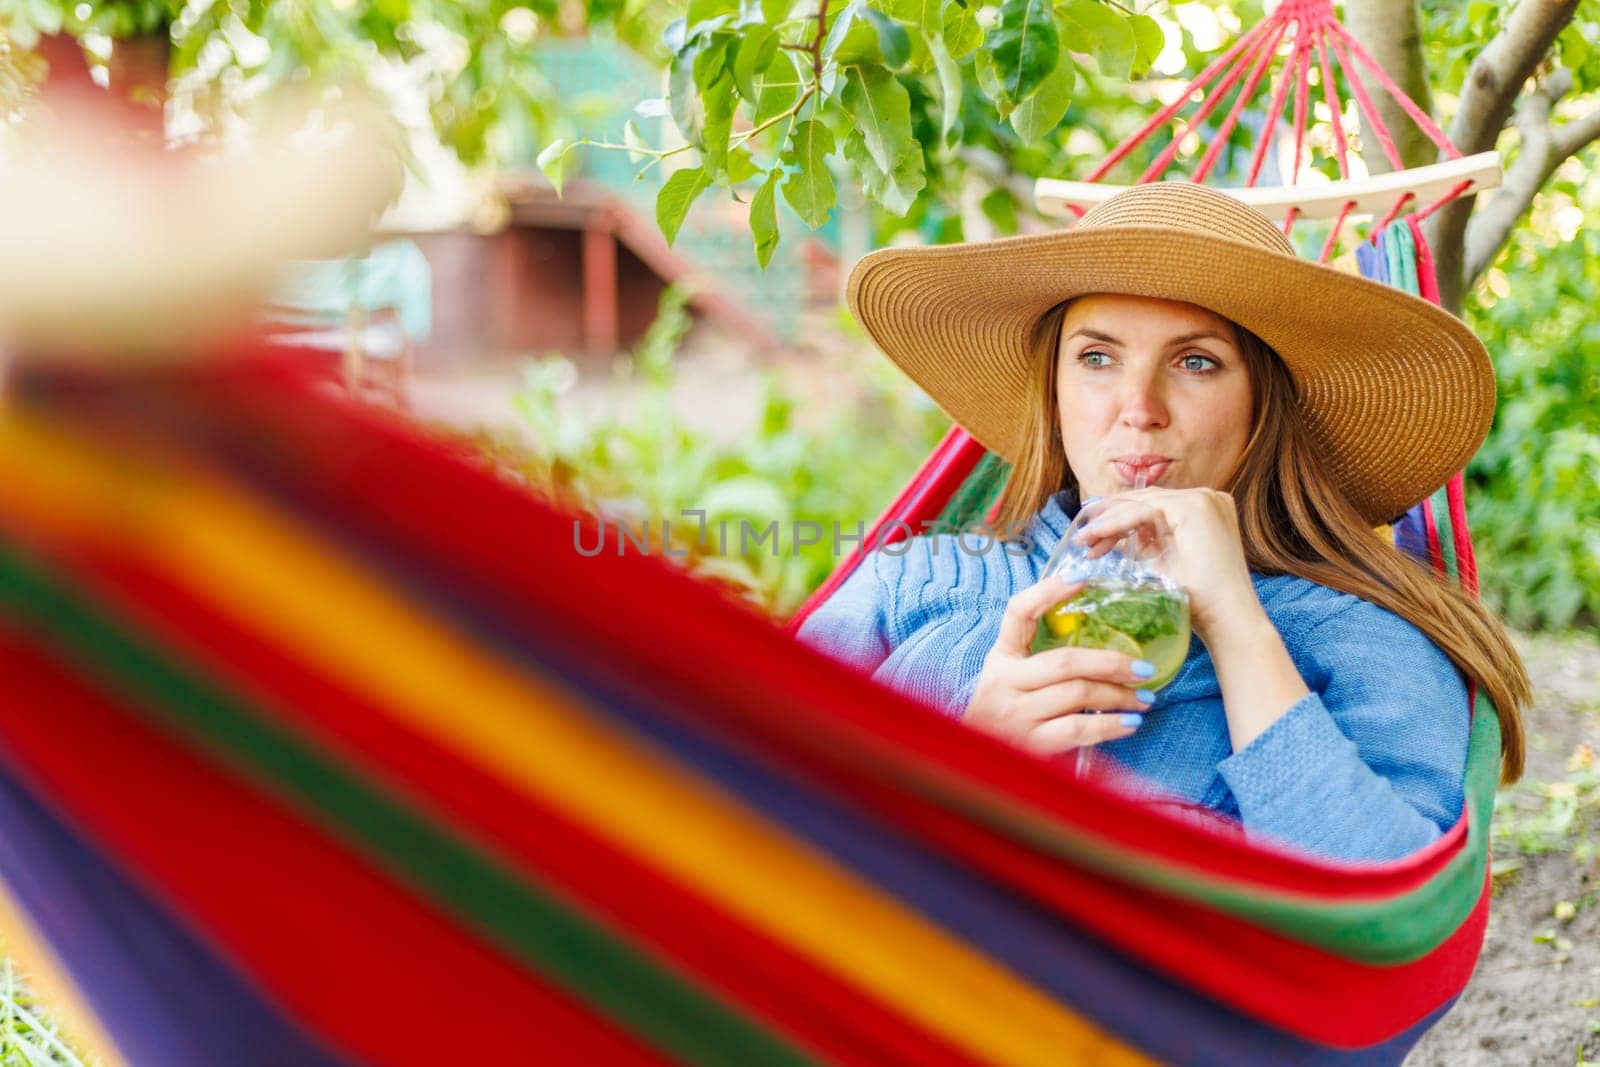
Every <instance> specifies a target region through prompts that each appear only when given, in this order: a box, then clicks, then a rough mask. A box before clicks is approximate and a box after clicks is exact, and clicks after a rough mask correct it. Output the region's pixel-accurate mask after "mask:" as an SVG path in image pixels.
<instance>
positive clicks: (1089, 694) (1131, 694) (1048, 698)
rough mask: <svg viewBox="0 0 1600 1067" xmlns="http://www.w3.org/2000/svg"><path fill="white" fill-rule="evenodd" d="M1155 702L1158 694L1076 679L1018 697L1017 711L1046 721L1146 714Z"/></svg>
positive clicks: (1033, 718) (1145, 690)
mask: <svg viewBox="0 0 1600 1067" xmlns="http://www.w3.org/2000/svg"><path fill="white" fill-rule="evenodd" d="M1145 697H1149V698H1150V699H1149V700H1146V699H1144V698H1145ZM1154 700H1155V694H1154V693H1153V692H1151V691H1149V690H1147V689H1133V688H1129V687H1128V686H1125V685H1113V684H1111V683H1110V682H1091V681H1088V680H1086V679H1083V678H1074V679H1072V680H1071V681H1070V682H1057V683H1056V684H1055V685H1047V686H1045V687H1044V688H1043V689H1035V690H1034V691H1033V692H1031V693H1028V694H1026V695H1024V696H1022V697H1019V698H1018V700H1017V708H1018V711H1019V712H1020V714H1021V715H1022V716H1023V717H1024V718H1026V719H1030V720H1032V721H1034V722H1043V721H1044V720H1045V719H1048V718H1051V717H1052V716H1057V715H1071V714H1076V713H1079V712H1094V711H1101V712H1106V711H1144V710H1145V709H1146V708H1148V707H1149V706H1150V704H1151V703H1152V702H1153V701H1154Z"/></svg>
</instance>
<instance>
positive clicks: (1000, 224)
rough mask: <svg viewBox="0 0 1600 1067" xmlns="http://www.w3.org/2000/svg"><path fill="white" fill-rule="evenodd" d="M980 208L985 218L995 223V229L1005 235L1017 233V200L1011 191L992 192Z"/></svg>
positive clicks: (999, 190) (998, 190)
mask: <svg viewBox="0 0 1600 1067" xmlns="http://www.w3.org/2000/svg"><path fill="white" fill-rule="evenodd" d="M978 206H979V207H981V208H982V209H983V214H984V217H985V218H987V219H988V220H989V221H990V222H992V223H994V225H995V229H997V230H999V231H1000V232H1001V233H1003V234H1013V233H1016V232H1017V198H1016V197H1014V196H1012V195H1011V191H1010V190H1009V189H992V190H990V191H989V195H987V196H985V197H984V198H983V200H982V202H981V203H980V204H979V205H978Z"/></svg>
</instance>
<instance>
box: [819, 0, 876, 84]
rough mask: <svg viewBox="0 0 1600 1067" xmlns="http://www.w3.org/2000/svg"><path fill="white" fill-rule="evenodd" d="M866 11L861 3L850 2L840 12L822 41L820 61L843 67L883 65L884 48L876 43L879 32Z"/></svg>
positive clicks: (852, 0) (864, 5) (854, 0)
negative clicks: (865, 16)
mask: <svg viewBox="0 0 1600 1067" xmlns="http://www.w3.org/2000/svg"><path fill="white" fill-rule="evenodd" d="M866 10H867V7H866V4H865V3H863V2H862V0H851V2H850V3H849V4H848V5H847V6H846V7H845V9H844V10H843V11H841V12H839V14H838V16H837V17H836V18H835V19H834V20H833V25H832V26H830V27H829V28H828V37H827V40H825V41H823V42H822V58H823V61H824V62H826V63H833V64H837V65H838V66H841V67H845V66H849V65H851V64H853V63H882V62H883V47H882V45H880V44H879V38H878V29H877V27H876V26H874V25H873V24H872V23H871V22H869V21H868V20H867V19H866V18H864V17H863V12H865V11H866Z"/></svg>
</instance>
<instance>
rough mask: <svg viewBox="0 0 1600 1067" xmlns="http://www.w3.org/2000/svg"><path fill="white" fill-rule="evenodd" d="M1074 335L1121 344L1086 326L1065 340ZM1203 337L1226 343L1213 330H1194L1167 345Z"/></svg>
mask: <svg viewBox="0 0 1600 1067" xmlns="http://www.w3.org/2000/svg"><path fill="white" fill-rule="evenodd" d="M1074 337H1088V338H1090V339H1092V340H1095V341H1104V342H1105V343H1106V344H1108V345H1120V344H1122V342H1121V341H1119V340H1117V339H1116V338H1115V337H1112V336H1111V335H1110V334H1108V333H1101V332H1100V331H1099V330H1090V329H1087V328H1082V329H1077V330H1074V331H1072V333H1071V334H1069V335H1068V336H1067V340H1069V341H1070V340H1072V339H1073V338H1074ZM1205 338H1210V339H1211V340H1213V341H1222V342H1224V343H1228V338H1226V337H1224V336H1222V335H1221V334H1220V333H1217V332H1216V331H1215V330H1196V331H1194V332H1193V333H1186V334H1184V335H1183V336H1182V337H1174V338H1172V339H1171V340H1170V341H1168V342H1167V347H1168V348H1175V347H1177V346H1178V345H1186V344H1188V343H1189V342H1191V341H1199V340H1203V339H1205Z"/></svg>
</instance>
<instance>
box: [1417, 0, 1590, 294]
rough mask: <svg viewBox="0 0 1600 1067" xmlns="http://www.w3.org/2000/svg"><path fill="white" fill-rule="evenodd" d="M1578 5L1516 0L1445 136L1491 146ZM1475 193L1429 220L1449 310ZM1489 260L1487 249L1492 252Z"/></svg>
mask: <svg viewBox="0 0 1600 1067" xmlns="http://www.w3.org/2000/svg"><path fill="white" fill-rule="evenodd" d="M1577 9H1578V0H1520V2H1519V3H1518V4H1517V6H1516V7H1514V8H1512V9H1511V13H1510V14H1509V15H1507V16H1506V21H1505V24H1504V25H1502V26H1501V27H1500V32H1499V33H1497V34H1495V35H1494V37H1493V38H1492V39H1491V40H1490V41H1489V43H1488V44H1486V45H1484V48H1483V51H1482V52H1480V53H1478V57H1477V58H1476V59H1474V60H1473V61H1472V66H1471V67H1470V68H1469V69H1468V71H1467V80H1466V82H1465V84H1463V85H1462V87H1461V99H1460V103H1459V105H1458V106H1457V108H1456V114H1455V118H1454V119H1453V120H1451V123H1450V129H1449V131H1448V132H1449V135H1450V140H1451V141H1453V142H1454V143H1455V145H1456V147H1457V148H1459V149H1461V151H1462V152H1464V153H1467V154H1469V155H1470V154H1472V153H1474V152H1486V151H1489V150H1490V149H1492V148H1494V147H1495V142H1496V141H1498V140H1499V137H1500V131H1501V130H1502V129H1504V128H1505V125H1506V121H1507V120H1508V119H1509V118H1510V117H1511V112H1512V109H1513V108H1514V107H1515V105H1516V101H1517V96H1518V95H1519V94H1520V93H1521V92H1522V88H1523V86H1524V85H1525V84H1526V83H1527V80H1528V78H1529V77H1530V76H1532V74H1533V72H1534V69H1535V68H1536V67H1538V65H1539V62H1540V61H1541V60H1542V59H1544V57H1545V55H1546V54H1547V53H1548V52H1549V51H1550V45H1551V44H1552V43H1553V42H1554V41H1555V39H1556V35H1557V34H1559V33H1560V32H1561V31H1562V29H1563V28H1565V27H1566V25H1567V23H1569V22H1571V21H1572V16H1573V13H1574V12H1576V11H1577ZM1476 199H1477V198H1476V197H1473V196H1464V197H1462V198H1460V199H1459V200H1456V201H1455V202H1453V203H1451V204H1449V205H1447V206H1446V207H1444V208H1443V209H1441V210H1440V211H1439V212H1437V213H1436V214H1435V215H1434V216H1433V218H1431V219H1429V220H1428V223H1429V224H1428V234H1427V237H1428V243H1429V244H1430V245H1431V246H1432V247H1433V249H1434V251H1435V253H1436V255H1437V259H1436V261H1435V265H1436V266H1437V268H1438V273H1439V296H1440V299H1441V300H1442V301H1443V303H1444V306H1445V307H1447V308H1449V309H1450V310H1451V311H1455V312H1459V311H1460V310H1461V297H1462V294H1463V293H1465V292H1466V290H1467V287H1468V285H1469V284H1470V281H1471V279H1470V277H1469V276H1468V274H1467V272H1466V261H1467V256H1466V232H1467V221H1468V219H1469V218H1470V217H1471V215H1472V208H1473V204H1474V203H1475V201H1476ZM1491 258H1492V253H1491Z"/></svg>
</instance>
